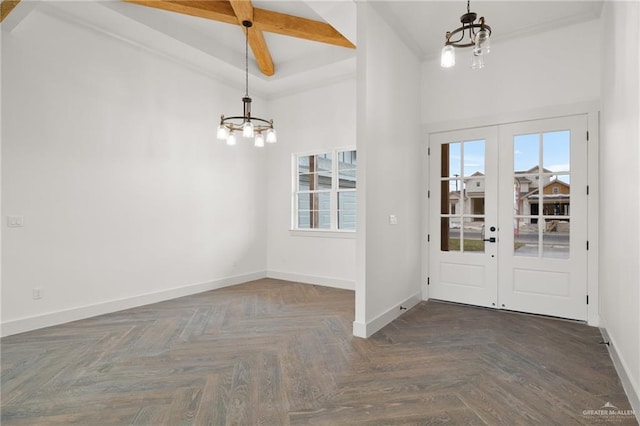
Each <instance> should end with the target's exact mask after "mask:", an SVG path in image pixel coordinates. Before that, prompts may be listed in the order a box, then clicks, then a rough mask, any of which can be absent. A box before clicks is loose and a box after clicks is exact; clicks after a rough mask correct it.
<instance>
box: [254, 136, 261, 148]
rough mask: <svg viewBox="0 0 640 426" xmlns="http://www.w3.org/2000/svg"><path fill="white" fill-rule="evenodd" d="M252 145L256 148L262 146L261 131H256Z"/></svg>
mask: <svg viewBox="0 0 640 426" xmlns="http://www.w3.org/2000/svg"><path fill="white" fill-rule="evenodd" d="M253 143H254V145H255V146H257V147H258V148H262V147H263V146H264V136H262V133H258V134H257V135H256V137H255V139H254V141H253Z"/></svg>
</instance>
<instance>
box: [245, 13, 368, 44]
mask: <svg viewBox="0 0 640 426" xmlns="http://www.w3.org/2000/svg"><path fill="white" fill-rule="evenodd" d="M253 13H254V15H253V19H254V21H253V22H254V24H255V25H256V26H257V27H258V28H260V29H261V30H264V31H267V32H270V33H276V34H282V35H286V36H290V37H297V38H302V39H305V40H311V41H317V42H320V43H326V44H332V45H334V46H340V47H349V48H351V49H355V47H356V46H355V45H354V44H353V43H351V42H350V41H349V40H348V39H347V38H346V37H345V36H343V35H342V34H340V33H339V32H338V31H337V30H336V29H335V28H333V27H332V26H331V25H329V24H327V23H325V22H320V21H314V20H312V19H306V18H300V17H298V16H293V15H287V14H285V13H279V12H273V11H271V10H265V9H254V12H253Z"/></svg>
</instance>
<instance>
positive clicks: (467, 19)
mask: <svg viewBox="0 0 640 426" xmlns="http://www.w3.org/2000/svg"><path fill="white" fill-rule="evenodd" d="M470 3H471V2H470V0H467V13H465V14H464V15H462V16H461V17H460V23H461V24H462V26H461V27H458V28H456V29H455V30H453V31H447V33H446V34H445V37H446V41H445V43H444V47H443V48H442V52H441V55H440V66H441V67H443V68H451V67H453V66H454V65H455V64H456V57H455V55H456V54H455V50H456V48H466V47H473V51H472V57H471V59H472V61H471V68H474V69H479V68H483V67H484V55H486V54H487V53H489V52H490V51H491V46H490V41H489V39H490V37H491V27H490V26H489V25H487V24H486V23H485V19H484V17H483V16H481V17H480V18H479V19H478V20H477V21H476V18H477V17H478V15H477V14H476V13H473V12H471V4H470Z"/></svg>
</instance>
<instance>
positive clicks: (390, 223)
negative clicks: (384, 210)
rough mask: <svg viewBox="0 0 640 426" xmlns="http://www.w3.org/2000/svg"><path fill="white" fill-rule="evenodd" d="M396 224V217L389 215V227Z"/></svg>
mask: <svg viewBox="0 0 640 426" xmlns="http://www.w3.org/2000/svg"><path fill="white" fill-rule="evenodd" d="M397 224H398V216H396V215H395V214H390V215H389V225H397Z"/></svg>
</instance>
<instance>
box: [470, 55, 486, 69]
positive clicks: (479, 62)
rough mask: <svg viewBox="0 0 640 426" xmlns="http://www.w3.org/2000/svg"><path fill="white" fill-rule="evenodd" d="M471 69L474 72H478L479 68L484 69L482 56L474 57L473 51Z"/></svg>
mask: <svg viewBox="0 0 640 426" xmlns="http://www.w3.org/2000/svg"><path fill="white" fill-rule="evenodd" d="M471 68H472V69H474V70H479V69H480V68H484V56H483V55H476V53H475V51H474V52H473V59H472V60H471Z"/></svg>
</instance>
